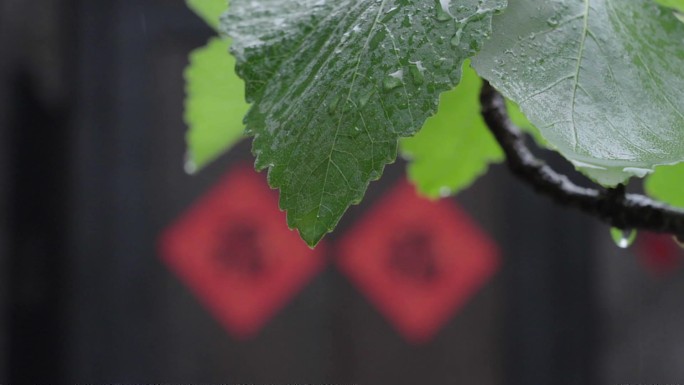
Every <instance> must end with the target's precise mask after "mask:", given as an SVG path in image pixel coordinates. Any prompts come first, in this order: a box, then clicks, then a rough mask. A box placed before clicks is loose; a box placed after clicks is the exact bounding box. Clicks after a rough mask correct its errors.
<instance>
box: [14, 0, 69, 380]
mask: <svg viewBox="0 0 684 385" xmlns="http://www.w3.org/2000/svg"><path fill="white" fill-rule="evenodd" d="M3 5H4V7H3V12H5V11H6V12H7V13H3V15H5V17H7V18H9V19H10V20H11V25H12V26H13V27H10V28H7V29H5V30H4V31H3V32H5V34H3V40H4V39H7V40H9V41H11V43H12V45H13V47H12V48H13V49H9V52H11V53H12V56H13V57H12V60H11V61H9V62H8V61H5V63H4V64H3V65H2V68H0V74H2V78H0V83H3V86H4V87H3V88H4V89H5V90H6V91H5V92H6V94H5V95H4V97H5V98H6V99H5V101H4V102H3V103H2V104H3V106H4V107H5V108H6V110H5V112H6V114H5V117H4V119H2V120H3V122H2V123H3V138H2V139H3V140H2V143H3V146H4V149H3V154H4V156H5V159H3V160H4V161H3V162H2V163H3V164H4V165H5V166H4V167H5V169H4V171H5V172H4V173H3V175H2V179H3V189H2V191H1V192H0V198H1V199H2V200H3V212H2V216H3V217H4V220H5V221H6V223H5V225H6V230H3V229H1V228H0V231H2V234H4V235H5V237H6V238H5V239H6V243H5V244H4V245H2V244H0V246H2V247H3V249H4V250H3V252H4V251H6V253H3V254H4V255H5V257H4V258H6V260H5V261H3V262H4V264H3V266H2V271H3V272H4V273H3V274H5V275H6V279H5V280H2V284H3V285H5V288H3V293H5V295H6V297H5V301H6V307H5V313H4V314H2V316H4V319H5V320H6V322H7V324H6V325H3V326H4V330H5V331H6V333H7V337H6V342H5V344H6V345H5V346H4V347H3V348H4V349H6V354H7V357H6V360H7V362H6V364H7V372H6V373H5V377H6V378H7V381H8V383H55V382H62V379H63V378H64V377H63V373H64V372H63V368H64V358H63V357H64V356H65V355H64V350H65V349H64V348H65V340H64V338H63V331H64V325H63V320H64V318H65V312H66V299H67V295H66V290H67V282H68V279H67V271H68V270H67V252H66V242H65V241H66V238H67V231H68V220H67V218H68V211H69V207H68V204H67V202H68V196H69V192H68V185H69V184H68V175H69V173H68V157H69V150H70V148H69V147H70V146H69V144H70V141H69V137H70V135H69V123H70V122H69V120H70V107H71V106H70V103H69V95H70V92H69V90H68V88H69V84H71V83H70V82H69V81H68V79H67V78H68V75H69V69H70V68H71V67H70V66H69V64H68V61H69V58H70V56H71V55H70V54H69V52H68V51H69V45H68V43H67V42H68V41H70V39H69V36H68V35H69V31H68V25H69V23H67V22H66V20H65V17H66V16H68V17H70V16H71V15H67V14H66V13H67V10H68V1H67V0H64V1H38V2H34V3H32V4H28V3H26V2H23V1H12V0H8V1H6V2H4V4H3ZM29 7H36V8H39V9H40V12H35V13H33V12H31V11H30V9H31V8H29ZM28 20H31V21H32V23H29V22H28ZM3 50H4V48H3ZM0 119H1V117H0Z"/></svg>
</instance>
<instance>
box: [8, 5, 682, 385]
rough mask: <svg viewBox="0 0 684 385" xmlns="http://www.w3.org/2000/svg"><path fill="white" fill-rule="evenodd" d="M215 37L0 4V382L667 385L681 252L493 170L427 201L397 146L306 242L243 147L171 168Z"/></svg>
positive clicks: (183, 25)
mask: <svg viewBox="0 0 684 385" xmlns="http://www.w3.org/2000/svg"><path fill="white" fill-rule="evenodd" d="M213 34H214V33H213V32H212V31H211V30H210V29H209V27H207V26H206V25H205V24H204V23H203V22H202V21H201V20H200V19H199V18H197V17H196V16H195V15H194V14H193V13H191V11H189V10H188V9H187V8H186V6H185V4H184V2H183V1H181V0H173V1H170V0H164V1H162V0H135V1H131V0H97V1H92V0H88V1H86V0H32V1H27V0H0V383H12V384H14V383H67V382H70V383H86V382H88V383H105V382H123V383H133V382H136V383H151V382H157V383H158V382H188V383H189V382H221V383H229V384H230V383H234V384H237V383H254V384H266V383H291V384H292V383H311V384H323V383H334V384H352V383H355V384H421V383H422V384H446V383H449V384H481V385H486V384H530V385H536V384H617V383H677V382H680V383H681V382H684V328H683V327H682V325H684V306H682V305H684V299H683V298H684V297H683V296H682V293H684V271H683V269H682V268H680V262H681V258H682V256H683V253H682V251H681V250H680V249H679V248H678V247H677V246H676V245H675V244H674V243H673V242H672V241H671V240H670V238H669V237H659V236H654V235H651V234H639V237H638V240H637V242H636V244H635V245H633V246H632V247H630V248H629V249H627V250H622V249H619V248H617V247H616V246H615V245H614V244H613V241H612V240H611V238H610V236H609V231H608V228H607V227H606V226H604V225H602V224H600V223H598V222H596V221H595V220H593V219H592V218H589V217H587V216H584V215H582V214H579V213H576V212H574V211H571V210H567V209H564V208H562V207H558V206H555V205H554V204H552V203H551V202H550V201H549V200H547V199H546V198H543V197H540V196H537V195H535V193H534V192H533V191H532V190H531V189H530V188H528V186H524V185H522V184H520V183H519V182H518V181H517V180H514V179H513V178H512V177H511V176H510V175H509V174H508V172H507V171H506V170H505V168H504V167H502V166H495V167H493V168H492V169H491V170H490V172H489V174H488V175H487V176H486V177H484V178H483V179H481V180H480V181H478V182H477V183H476V184H475V185H474V186H472V187H471V188H469V189H468V190H467V191H465V192H464V193H462V194H460V195H459V196H457V197H456V198H455V199H445V200H442V201H439V202H430V201H426V200H424V199H422V198H419V197H417V196H416V195H415V193H414V192H413V189H412V188H411V187H410V186H409V185H408V184H406V182H405V180H404V178H405V177H404V174H405V172H404V171H405V163H404V162H403V161H401V160H400V161H398V162H397V163H395V164H393V165H391V166H389V167H388V168H387V169H386V172H385V175H384V176H383V178H382V179H381V180H380V181H378V182H374V183H372V185H371V187H370V189H369V191H368V194H367V197H366V199H365V200H364V201H363V203H362V204H361V205H360V206H355V207H352V208H351V209H350V210H349V212H348V214H347V215H346V216H345V217H344V218H343V220H342V222H341V223H340V226H339V227H338V228H337V229H336V231H335V232H334V233H332V234H331V235H329V236H328V237H326V239H325V241H324V244H323V245H322V246H321V247H319V248H317V249H316V250H315V251H310V250H309V249H307V248H305V247H304V246H303V245H304V243H303V242H300V241H299V240H298V238H297V236H296V234H295V233H293V232H289V231H287V230H286V227H285V221H284V217H283V215H282V213H280V212H279V211H278V210H277V208H276V207H277V203H276V202H277V195H275V193H274V192H273V191H270V190H269V189H268V188H267V187H266V184H265V180H264V179H265V176H264V174H257V173H254V172H253V171H251V168H250V165H251V162H252V158H251V155H250V153H249V143H248V142H243V143H242V144H240V145H239V146H237V148H235V149H234V150H233V151H232V152H230V153H229V154H227V155H225V156H223V157H221V158H220V159H219V160H218V161H216V162H214V163H213V164H212V165H211V166H209V167H208V168H206V169H205V170H203V171H201V172H200V173H199V174H197V175H194V176H190V175H187V174H186V173H185V172H184V171H183V160H184V154H185V130H186V127H185V125H184V123H183V119H182V116H183V98H184V89H183V87H184V81H183V75H182V74H183V70H184V68H185V66H186V65H187V63H188V59H187V58H188V53H189V52H190V51H191V50H192V49H194V48H196V47H199V46H201V45H203V44H204V43H205V42H206V41H207V39H208V38H209V37H210V36H212V35H213ZM540 155H543V156H544V157H546V158H547V159H548V160H549V161H550V162H551V163H553V164H554V166H556V167H558V168H559V169H561V170H565V171H566V172H570V169H571V168H570V167H569V166H568V165H567V164H566V163H565V162H564V161H562V160H561V159H558V158H556V157H554V156H553V155H552V154H548V153H542V154H540ZM454 167H456V165H455V166H454ZM580 181H581V179H580ZM634 188H637V189H638V186H637V187H634ZM394 213H403V214H402V215H395V214H394ZM445 245H446V246H445Z"/></svg>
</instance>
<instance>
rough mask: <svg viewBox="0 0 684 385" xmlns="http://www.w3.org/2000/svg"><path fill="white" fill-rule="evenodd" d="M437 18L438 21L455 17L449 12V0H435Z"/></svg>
mask: <svg viewBox="0 0 684 385" xmlns="http://www.w3.org/2000/svg"><path fill="white" fill-rule="evenodd" d="M435 11H436V13H435V19H437V21H449V20H453V19H454V17H453V16H451V14H450V13H449V0H435Z"/></svg>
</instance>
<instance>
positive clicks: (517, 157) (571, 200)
mask: <svg viewBox="0 0 684 385" xmlns="http://www.w3.org/2000/svg"><path fill="white" fill-rule="evenodd" d="M480 103H481V105H482V116H483V117H484V120H485V122H486V123H487V126H489V129H490V131H491V132H492V134H494V137H495V138H496V140H497V141H498V142H499V145H500V146H501V148H502V149H503V151H504V153H505V154H506V163H507V164H508V168H509V169H510V170H511V172H512V173H513V174H514V175H516V176H517V177H518V178H520V179H521V180H523V181H524V182H526V183H528V184H530V185H531V186H532V187H533V188H534V189H535V190H536V191H537V192H539V193H542V194H544V195H547V196H549V197H551V198H552V199H553V200H554V201H555V202H557V203H559V204H561V205H565V206H570V207H575V208H577V209H579V210H581V211H583V212H585V213H587V214H590V215H592V216H594V217H597V218H598V219H600V220H602V221H603V222H605V223H607V224H608V225H610V226H613V227H617V228H620V229H625V230H627V229H643V230H649V231H653V232H658V233H670V234H674V235H675V236H677V238H678V239H684V211H683V210H679V209H676V208H673V207H670V206H668V205H666V204H664V203H661V202H658V201H654V200H653V199H651V198H648V197H646V196H643V195H638V194H625V188H624V186H623V185H618V186H617V187H616V188H612V189H601V190H597V189H592V188H584V187H580V186H577V185H576V184H574V183H573V182H571V181H570V180H569V179H568V178H567V177H566V176H565V175H561V174H559V173H558V172H556V171H554V170H553V169H552V168H551V167H549V166H548V165H546V164H545V163H544V162H543V161H542V160H540V159H538V158H536V157H535V156H534V155H533V154H532V152H530V150H529V149H528V148H527V146H526V145H525V142H524V140H523V135H522V133H521V131H520V129H519V128H518V127H516V126H515V125H514V124H513V123H512V122H511V120H510V119H509V118H508V113H507V111H506V104H505V102H504V98H503V96H501V94H499V92H498V91H496V90H495V89H494V88H493V87H492V86H491V85H490V84H489V83H487V82H486V81H485V82H484V85H483V87H482V92H481V94H480Z"/></svg>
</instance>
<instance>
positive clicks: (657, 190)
mask: <svg viewBox="0 0 684 385" xmlns="http://www.w3.org/2000/svg"><path fill="white" fill-rule="evenodd" d="M644 187H645V188H646V192H647V193H648V194H649V195H650V196H652V197H654V198H656V199H659V200H661V201H663V202H665V203H667V204H669V205H672V206H677V207H681V208H684V163H680V164H677V165H674V166H660V167H658V168H656V169H655V172H654V173H653V174H652V175H650V176H649V177H648V179H646V184H645V185H644Z"/></svg>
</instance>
